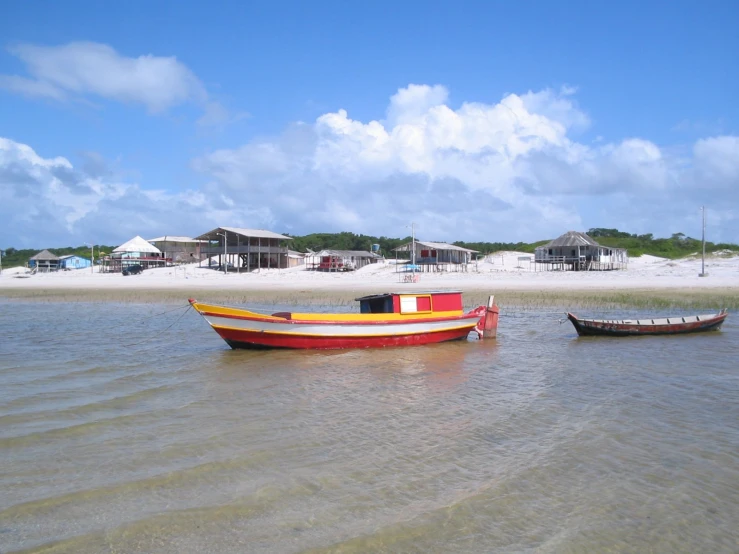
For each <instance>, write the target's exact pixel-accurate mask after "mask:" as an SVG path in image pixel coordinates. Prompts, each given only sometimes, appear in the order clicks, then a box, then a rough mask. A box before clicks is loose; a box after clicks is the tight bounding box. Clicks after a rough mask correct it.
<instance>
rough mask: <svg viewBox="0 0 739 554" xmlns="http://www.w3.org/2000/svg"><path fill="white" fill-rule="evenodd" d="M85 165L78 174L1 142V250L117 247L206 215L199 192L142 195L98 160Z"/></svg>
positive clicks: (26, 149)
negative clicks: (85, 245) (87, 245)
mask: <svg viewBox="0 0 739 554" xmlns="http://www.w3.org/2000/svg"><path fill="white" fill-rule="evenodd" d="M86 157H87V158H88V161H89V160H90V159H92V160H93V161H94V162H95V163H94V164H92V167H90V165H91V164H89V163H86V164H84V167H83V169H77V168H75V167H74V166H73V165H72V163H71V162H70V161H69V160H67V159H66V158H63V157H55V158H44V157H42V156H40V155H39V154H38V153H36V152H35V151H34V150H33V149H32V148H31V147H30V146H28V145H25V144H21V143H18V142H15V141H13V140H10V139H8V138H2V137H0V247H2V248H7V247H10V246H13V247H16V248H24V247H42V246H43V247H50V246H67V245H78V244H81V243H82V242H84V241H91V242H95V243H98V244H101V243H104V244H119V243H121V242H123V241H124V240H128V239H129V238H131V237H132V236H134V235H137V234H148V233H153V234H155V235H156V234H157V233H158V232H159V231H163V232H170V233H171V229H173V228H178V229H179V228H182V227H183V226H186V223H185V222H188V221H190V222H191V221H195V218H196V215H197V214H199V213H200V212H201V210H203V209H204V210H205V212H208V211H210V210H211V208H210V207H209V206H210V204H208V203H207V202H206V199H205V196H204V195H203V194H202V193H201V192H199V191H185V192H183V193H181V194H170V193H168V192H166V191H162V190H151V189H149V190H146V189H143V188H141V187H139V186H138V185H136V184H131V183H125V182H122V181H120V180H118V179H116V178H115V176H114V175H112V174H111V171H110V170H108V169H106V168H104V167H103V162H102V160H101V158H100V157H99V155H97V154H93V153H87V154H86ZM205 221H208V219H207V215H206V217H205ZM162 234H166V233H162Z"/></svg>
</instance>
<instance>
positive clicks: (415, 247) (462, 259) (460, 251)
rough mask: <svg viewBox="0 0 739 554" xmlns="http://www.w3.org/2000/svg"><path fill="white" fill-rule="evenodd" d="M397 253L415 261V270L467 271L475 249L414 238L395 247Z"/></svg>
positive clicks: (475, 251) (410, 260)
mask: <svg viewBox="0 0 739 554" xmlns="http://www.w3.org/2000/svg"><path fill="white" fill-rule="evenodd" d="M394 251H395V253H396V256H397V254H398V253H405V254H406V255H407V256H408V260H409V262H411V263H413V262H415V266H416V267H415V271H425V272H431V271H467V267H468V265H467V264H469V263H470V262H472V256H473V254H476V253H477V250H470V249H469V248H463V247H461V246H457V245H455V244H448V243H446V242H429V241H421V240H416V241H413V242H409V243H407V244H404V245H402V246H399V247H397V248H396V249H395V250H394Z"/></svg>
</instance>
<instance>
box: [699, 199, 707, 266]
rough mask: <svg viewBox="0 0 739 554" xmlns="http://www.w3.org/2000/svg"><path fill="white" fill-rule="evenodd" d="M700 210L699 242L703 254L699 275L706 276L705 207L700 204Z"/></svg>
mask: <svg viewBox="0 0 739 554" xmlns="http://www.w3.org/2000/svg"><path fill="white" fill-rule="evenodd" d="M701 212H703V233H702V235H701V242H702V243H703V254H702V255H701V273H700V275H699V277H705V276H706V207H705V206H701Z"/></svg>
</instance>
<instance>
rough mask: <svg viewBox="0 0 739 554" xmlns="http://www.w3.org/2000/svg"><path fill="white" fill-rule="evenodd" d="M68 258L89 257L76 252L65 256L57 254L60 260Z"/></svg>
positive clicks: (82, 258)
mask: <svg viewBox="0 0 739 554" xmlns="http://www.w3.org/2000/svg"><path fill="white" fill-rule="evenodd" d="M69 258H79V259H80V260H89V259H90V258H85V257H84V256H78V255H77V254H67V255H66V256H59V259H60V260H67V259H69Z"/></svg>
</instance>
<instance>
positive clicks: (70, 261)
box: [59, 254, 92, 269]
mask: <svg viewBox="0 0 739 554" xmlns="http://www.w3.org/2000/svg"><path fill="white" fill-rule="evenodd" d="M91 265H92V262H91V261H90V259H89V258H83V257H82V256H77V255H76V254H67V255H66V256H59V269H83V268H86V267H90V266H91Z"/></svg>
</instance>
